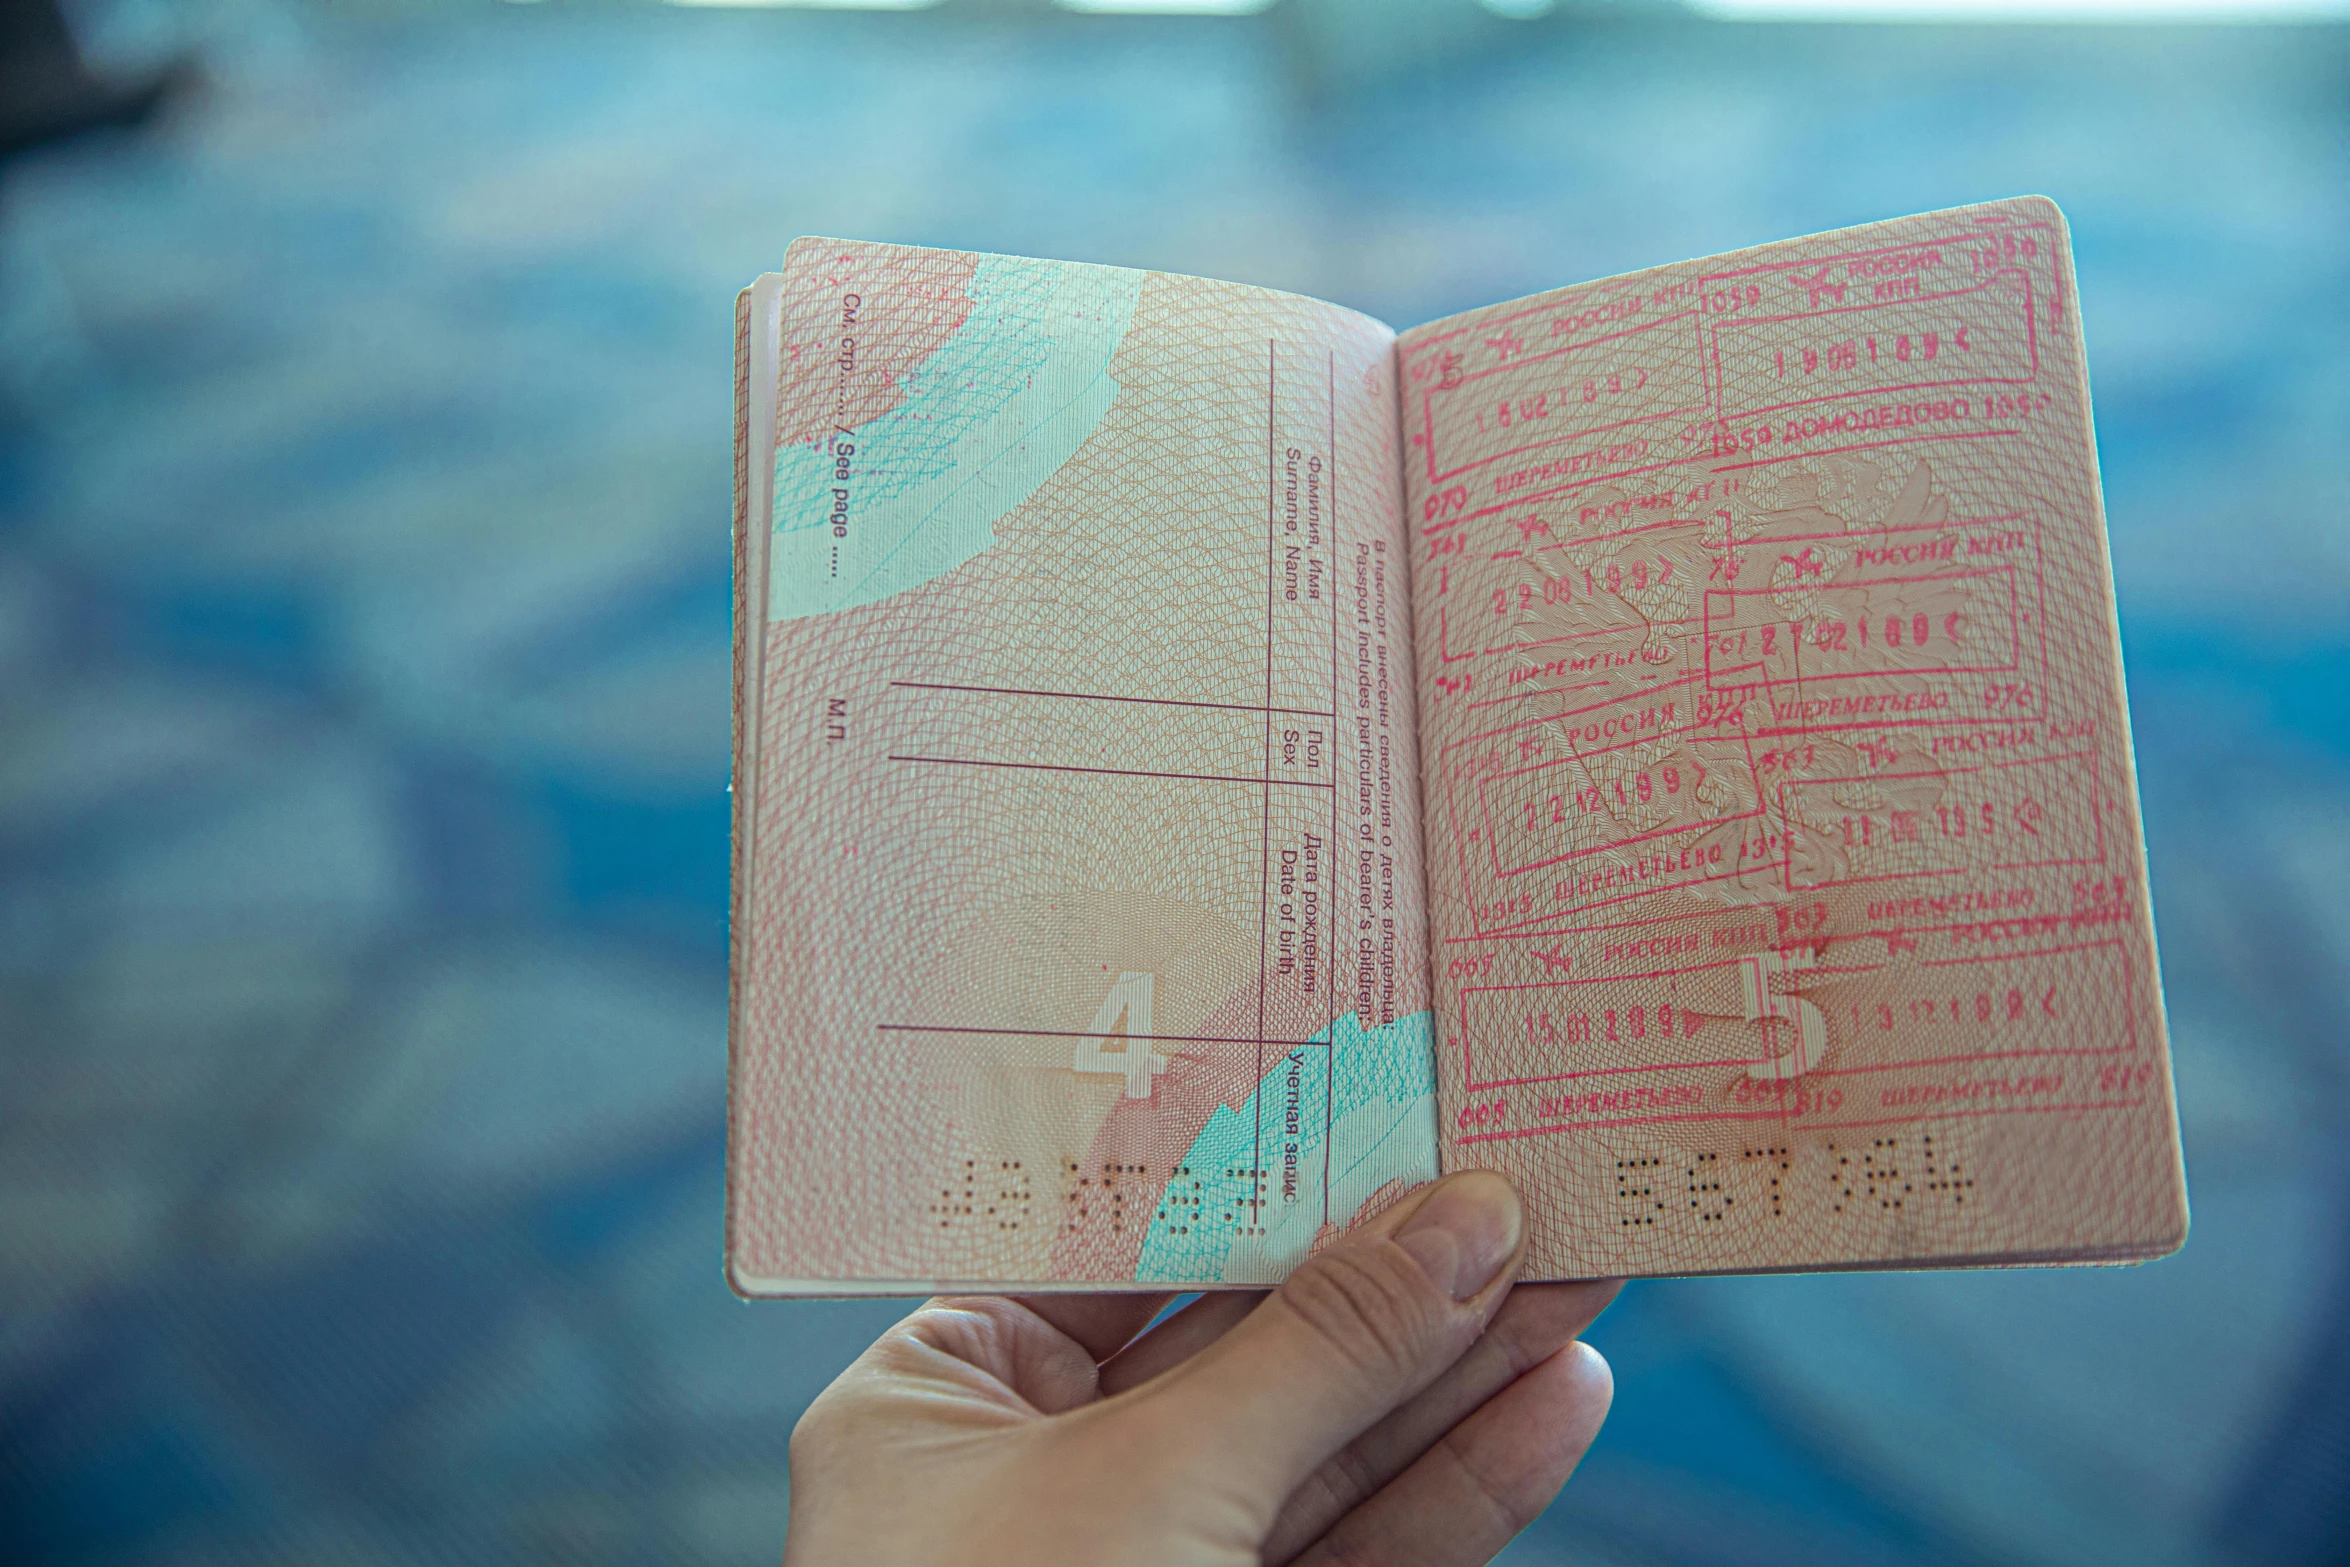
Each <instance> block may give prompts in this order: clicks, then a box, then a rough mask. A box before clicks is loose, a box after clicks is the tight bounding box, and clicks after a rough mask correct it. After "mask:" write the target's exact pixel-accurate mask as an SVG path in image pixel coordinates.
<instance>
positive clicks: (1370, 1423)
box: [784, 1171, 1618, 1567]
mask: <svg viewBox="0 0 2350 1567" xmlns="http://www.w3.org/2000/svg"><path fill="white" fill-rule="evenodd" d="M1524 1253H1525V1225H1524V1220H1523V1216H1522V1214H1521V1212H1520V1209H1519V1206H1518V1200H1517V1196H1516V1194H1515V1193H1514V1192H1512V1191H1511V1190H1510V1188H1509V1186H1508V1184H1507V1183H1506V1182H1505V1181H1503V1180H1502V1179H1501V1178H1500V1177H1499V1176H1496V1175H1492V1174H1488V1173H1484V1172H1477V1171H1472V1172H1468V1173H1465V1174H1461V1175H1455V1176H1452V1177H1450V1178H1448V1179H1446V1180H1444V1181H1440V1182H1438V1183H1436V1184H1434V1185H1432V1186H1428V1187H1423V1188H1422V1189H1420V1190H1419V1191H1417V1192H1414V1193H1412V1194H1410V1195H1409V1196H1407V1197H1406V1198H1405V1199H1404V1200H1403V1201H1401V1202H1399V1203H1398V1204H1396V1206H1395V1207H1394V1208H1392V1209H1390V1210H1389V1211H1388V1212H1387V1213H1384V1214H1382V1215H1380V1217H1379V1218H1377V1219H1376V1220H1374V1221H1372V1222H1371V1223H1369V1224H1367V1225H1365V1226H1363V1227H1362V1228H1361V1229H1360V1230H1358V1231H1356V1232H1355V1233H1353V1234H1350V1235H1348V1236H1346V1237H1345V1238H1343V1239H1341V1240H1339V1241H1337V1242H1336V1243H1334V1244H1333V1245H1331V1246H1330V1247H1328V1248H1327V1249H1326V1250H1324V1251H1323V1252H1321V1253H1320V1254H1319V1255H1317V1256H1315V1257H1314V1258H1312V1259H1311V1260H1309V1261H1308V1262H1307V1263H1306V1264H1305V1265H1304V1266H1303V1267H1301V1268H1299V1269H1298V1270H1297V1272H1296V1273H1295V1274H1293V1275H1292V1276H1291V1277H1290V1279H1289V1281H1288V1282H1287V1283H1285V1284H1283V1285H1282V1286H1281V1288H1280V1289H1278V1290H1276V1291H1273V1292H1272V1293H1270V1294H1255V1293H1247V1294H1216V1295H1205V1296H1202V1297H1201V1298H1200V1299H1199V1300H1197V1301H1194V1302H1193V1303H1192V1304H1191V1305H1189V1306H1187V1307H1185V1308H1184V1309H1183V1310H1182V1311H1180V1312H1177V1313H1176V1314H1175V1315H1173V1316H1172V1317H1170V1318H1168V1320H1167V1321H1165V1322H1164V1323H1161V1324H1160V1325H1159V1326H1158V1327H1157V1328H1155V1329H1153V1330H1152V1331H1151V1332H1149V1333H1146V1334H1143V1335H1142V1336H1141V1337H1140V1338H1136V1337H1135V1334H1136V1333H1138V1332H1139V1331H1140V1330H1141V1329H1142V1327H1143V1325H1144V1324H1145V1323H1147V1322H1149V1321H1150V1319H1151V1318H1152V1317H1153V1316H1155V1315H1156V1314H1157V1313H1158V1312H1159V1311H1160V1309H1161V1308H1162V1307H1164V1306H1165V1305H1166V1303H1167V1301H1168V1300H1169V1299H1171V1298H1172V1297H1170V1296H1167V1295H1048V1296H1037V1297H1033V1298H1030V1299H1026V1300H1013V1299H1006V1298H1001V1297H995V1296H946V1297H941V1298H939V1299H937V1300H933V1301H931V1302H929V1303H928V1304H927V1305H925V1306H923V1307H922V1309H920V1310H919V1311H916V1312H915V1313H914V1314H913V1315H912V1316H910V1317H908V1318H907V1319H906V1320H905V1321H903V1322H901V1323H899V1324H898V1325H897V1326H896V1327H894V1328H892V1329H890V1331H889V1332H888V1333H886V1334H884V1335H883V1336H882V1337H881V1339H880V1340H879V1341H878V1342H877V1343H875V1344H874V1346H873V1347H872V1348H871V1349H869V1350H867V1351H866V1352H865V1353H864V1355H862V1356H861V1357H859V1359H858V1360H857V1362H856V1363H855V1364H854V1365H852V1366H850V1367H849V1369H848V1370H847V1371H845V1372H843V1373H842V1374H841V1376H840V1378H839V1380H838V1381H836V1382H834V1383H833V1384H832V1386H831V1387H830V1388H828V1389H826V1390H825V1392H824V1394H823V1395H822V1396H821V1397H820V1398H818V1399H817V1400H816V1402H815V1403H814V1404H813V1405H811V1406H810V1407H809V1409H808V1412H807V1414H806V1415H805V1416H804V1417H803V1418H802V1419H801V1421H800V1423H799V1426H798V1428H797V1429H796V1430H794V1431H793V1433H792V1442H791V1469H792V1492H791V1532H790V1536H789V1539H788V1541H787V1542H786V1545H785V1552H784V1561H785V1564H786V1567H849V1564H857V1567H865V1564H876V1567H933V1564H938V1567H944V1564H949V1563H952V1564H954V1567H1032V1564H1056V1567H1057V1564H1061V1563H1096V1562H1099V1563H1115V1564H1117V1567H1206V1564H1224V1563H1230V1564H1235V1567H1237V1564H1243V1563H1245V1564H1248V1567H1256V1564H1257V1563H1259V1562H1264V1563H1268V1564H1277V1563H1284V1562H1290V1561H1299V1562H1304V1563H1315V1564H1322V1563H1334V1562H1344V1563H1347V1564H1349V1567H1389V1564H1395V1567H1402V1564H1404V1563H1411V1564H1415V1567H1420V1564H1425V1567H1454V1564H1472V1563H1482V1562H1485V1561H1488V1560H1490V1559H1491V1558H1492V1556H1493V1555H1494V1553H1496V1552H1497V1551H1499V1550H1500V1549H1501V1548H1502V1547H1503V1546H1504V1545H1506V1544H1507V1543H1508V1542H1509V1541H1510V1539H1511V1538H1512V1537H1513V1536H1514V1535H1516V1534H1517V1532H1518V1531H1519V1530H1520V1529H1522V1528H1524V1527H1525V1526H1526V1525H1527V1524H1528V1523H1529V1522H1531V1521H1532V1520H1533V1518H1534V1517H1535V1515H1536V1514H1538V1513H1539V1512H1541V1511H1542V1509H1543V1508H1544V1507H1545V1506H1547V1505H1548V1504H1549V1502H1550V1499H1551V1498H1552V1497H1553V1496H1555V1495H1556V1494H1557V1493H1558V1490H1559V1487H1560V1486H1562V1485H1564V1484H1565V1483H1566V1479H1567V1476H1568V1474H1569V1473H1570V1472H1572V1471H1573V1469H1574V1467H1575V1465H1576V1463H1577V1462H1578V1461H1579V1460H1580V1459H1581V1458H1582V1456H1583V1452H1584V1450H1585V1449H1586V1448H1588V1447H1589V1446H1590V1445H1591V1440H1592V1438H1593V1437H1594V1436H1595V1435H1597V1434H1598V1431H1599V1424H1600V1421H1601V1420H1602V1419H1604V1418H1605V1417H1606V1414H1607V1407H1608V1400H1609V1397H1610V1395H1611V1392H1612V1383H1611V1381H1610V1379H1609V1375H1608V1369H1607V1363H1606V1362H1605V1361H1603V1360H1601V1359H1600V1357H1599V1355H1598V1353H1597V1352H1596V1351H1595V1350H1593V1349H1591V1348H1590V1347H1589V1346H1587V1345H1584V1344H1580V1343H1576V1342H1575V1341H1574V1339H1575V1335H1576V1334H1578V1333H1580V1332H1581V1331H1582V1330H1583V1329H1584V1328H1585V1327H1586V1326H1588V1325H1589V1324H1590V1322H1591V1319H1592V1318H1594V1317H1596V1316H1597V1315H1598V1314H1599V1313H1600V1311H1601V1310H1602V1308H1604V1307H1605V1306H1606V1305H1607V1303H1608V1301H1609V1300H1610V1299H1612V1298H1613V1297H1614V1295H1615V1292H1616V1289H1617V1287H1618V1281H1614V1280H1603V1281H1599V1282H1595V1283H1588V1284H1536V1285H1528V1286H1526V1287H1525V1288H1522V1289H1516V1290H1513V1289H1512V1288H1511V1285H1512V1282H1513V1281H1514V1280H1515V1278H1516V1277H1517V1272H1518V1267H1519V1264H1520V1263H1521V1261H1522V1260H1523V1257H1524Z"/></svg>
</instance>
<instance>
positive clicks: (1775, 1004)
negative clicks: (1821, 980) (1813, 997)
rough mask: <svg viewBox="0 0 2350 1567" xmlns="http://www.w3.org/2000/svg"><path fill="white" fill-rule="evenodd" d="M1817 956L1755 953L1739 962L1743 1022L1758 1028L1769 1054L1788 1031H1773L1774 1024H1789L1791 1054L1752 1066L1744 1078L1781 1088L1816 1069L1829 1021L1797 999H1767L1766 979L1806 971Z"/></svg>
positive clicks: (1768, 981) (1824, 1048)
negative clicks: (1745, 1020) (1744, 1011)
mask: <svg viewBox="0 0 2350 1567" xmlns="http://www.w3.org/2000/svg"><path fill="white" fill-rule="evenodd" d="M1817 961H1818V958H1817V956H1816V954H1814V953H1812V952H1811V951H1809V950H1808V949H1807V950H1800V951H1795V952H1757V953H1753V954H1751V955H1749V956H1747V957H1743V958H1740V959H1739V960H1738V980H1739V989H1740V990H1741V991H1742V992H1743V993H1744V996H1745V1001H1746V1016H1747V1019H1748V1021H1750V1022H1755V1023H1760V1024H1762V1026H1763V1031H1762V1032H1763V1047H1764V1048H1765V1049H1771V1048H1772V1047H1774V1046H1777V1045H1779V1044H1780V1043H1781V1041H1782V1040H1784V1039H1785V1038H1786V1034H1787V1031H1785V1030H1774V1029H1773V1028H1772V1027H1771V1024H1772V1022H1773V1021H1777V1022H1780V1023H1792V1024H1794V1025H1795V1026H1794V1029H1793V1030H1792V1032H1793V1034H1794V1046H1795V1047H1794V1049H1793V1050H1790V1051H1786V1052H1784V1053H1781V1054H1774V1055H1772V1056H1771V1057H1769V1058H1767V1059H1765V1060H1761V1061H1757V1062H1755V1063H1754V1064H1753V1065H1752V1066H1750V1067H1748V1068H1747V1069H1746V1075H1747V1076H1748V1077H1751V1078H1754V1079H1756V1080H1757V1081H1761V1082H1786V1081H1788V1080H1789V1079H1791V1078H1797V1077H1801V1076H1802V1075H1803V1074H1804V1073H1806V1072H1809V1071H1811V1070H1813V1069H1814V1068H1816V1067H1817V1066H1818V1065H1819V1064H1820V1059H1821V1057H1823V1056H1825V1055H1826V1054H1827V1053H1828V1020H1827V1018H1826V1017H1825V1016H1824V1015H1822V1013H1821V1012H1820V1009H1819V1008H1818V1007H1816V1006H1813V1005H1812V1004H1811V1003H1810V1002H1808V1001H1806V1000H1804V999H1803V997H1801V996H1778V995H1773V994H1772V993H1771V976H1772V975H1774V974H1787V973H1792V972H1794V971H1795V970H1797V969H1807V968H1810V967H1811V966H1812V964H1813V963H1815V962H1817Z"/></svg>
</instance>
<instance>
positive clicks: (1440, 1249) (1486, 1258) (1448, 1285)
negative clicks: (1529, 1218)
mask: <svg viewBox="0 0 2350 1567" xmlns="http://www.w3.org/2000/svg"><path fill="white" fill-rule="evenodd" d="M1524 1222H1525V1219H1524V1215H1523V1214H1522V1213H1521V1211H1520V1209H1519V1207H1518V1194H1517V1193H1516V1192H1514V1191H1512V1190H1510V1183H1509V1182H1507V1181H1505V1180H1503V1179H1502V1178H1501V1177H1500V1176H1498V1175H1495V1174H1494V1173H1493V1172H1491V1171H1490V1170H1470V1171H1468V1172H1466V1173H1465V1174H1461V1175H1456V1176H1454V1177H1453V1178H1452V1179H1450V1180H1448V1181H1446V1182H1444V1183H1443V1184H1442V1185H1440V1186H1438V1187H1437V1188H1436V1190H1435V1191H1433V1192H1431V1193H1429V1195H1428V1199H1427V1201H1425V1202H1423V1203H1421V1204H1420V1206H1419V1207H1418V1208H1416V1209H1414V1210H1413V1212H1412V1216H1411V1217H1410V1218H1409V1219H1406V1220H1405V1221H1404V1225H1403V1228H1402V1229H1400V1230H1398V1231H1396V1233H1395V1243H1396V1244H1397V1245H1398V1246H1401V1247H1402V1248H1403V1249H1404V1250H1405V1251H1408V1252H1410V1253H1411V1254H1412V1260H1413V1261H1414V1262H1416V1263H1418V1264H1419V1265H1420V1268H1421V1271H1422V1272H1424V1273H1426V1274H1427V1275H1428V1277H1429V1278H1431V1279H1433V1280H1435V1281H1436V1283H1437V1284H1438V1285H1439V1286H1441V1287H1442V1288H1443V1289H1444V1290H1445V1291H1447V1292H1448V1293H1449V1294H1450V1295H1451V1296H1452V1298H1453V1299H1454V1300H1467V1299H1468V1298H1469V1297H1470V1296H1472V1295H1474V1294H1476V1293H1477V1292H1478V1291H1479V1290H1481V1289H1483V1288H1484V1287H1485V1286H1486V1285H1488V1284H1490V1283H1492V1282H1493V1276H1494V1275H1495V1274H1497V1273H1499V1272H1500V1271H1501V1267H1502V1264H1503V1263H1505V1262H1507V1261H1509V1260H1510V1254H1511V1253H1512V1252H1514V1251H1516V1250H1517V1249H1518V1233H1519V1230H1520V1229H1521V1227H1522V1226H1523V1225H1524Z"/></svg>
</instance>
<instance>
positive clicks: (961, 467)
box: [728, 240, 1436, 1293]
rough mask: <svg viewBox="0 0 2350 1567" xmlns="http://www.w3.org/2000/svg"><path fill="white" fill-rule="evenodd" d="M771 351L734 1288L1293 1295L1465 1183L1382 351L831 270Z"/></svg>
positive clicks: (1242, 294) (882, 269) (1223, 317)
mask: <svg viewBox="0 0 2350 1567" xmlns="http://www.w3.org/2000/svg"><path fill="white" fill-rule="evenodd" d="M741 311H742V314H741V320H740V333H741V337H742V361H743V365H744V371H743V375H742V384H741V387H740V403H741V408H740V418H741V424H742V447H743V450H742V456H741V460H740V463H739V468H740V473H739V476H738V477H739V487H740V489H741V497H740V510H741V512H742V514H743V515H744V516H745V517H746V518H748V519H749V521H748V523H747V525H746V526H744V527H743V528H742V529H741V538H740V540H739V544H740V548H739V552H738V561H737V576H738V610H737V617H738V633H739V637H740V641H739V644H738V654H737V664H738V678H739V679H740V681H741V683H742V687H743V688H742V690H741V691H740V692H739V693H738V698H737V712H738V714H739V715H742V718H741V725H740V733H739V734H738V739H737V767H736V787H737V791H738V806H737V832H736V904H735V920H736V927H735V967H734V972H735V982H736V1005H735V1023H734V1028H735V1035H734V1044H733V1105H732V1136H731V1139H730V1177H729V1220H728V1248H729V1258H730V1270H731V1275H732V1277H733V1279H734V1281H735V1283H736V1285H737V1287H738V1288H740V1289H742V1290H743V1291H745V1292H747V1293H770V1292H785V1291H792V1290H802V1289H819V1290H843V1289H856V1288H866V1289H878V1290H893V1289H894V1290H905V1289H911V1288H925V1287H929V1286H931V1285H933V1284H941V1283H947V1282H953V1281H962V1282H966V1283H971V1284H977V1285H982V1286H988V1285H1009V1284H1015V1283H1017V1284H1022V1285H1024V1286H1027V1287H1035V1286H1048V1287H1049V1286H1052V1285H1070V1286H1078V1285H1083V1286H1086V1287H1092V1288H1100V1287H1103V1286H1116V1285H1121V1284H1123V1285H1143V1284H1185V1285H1216V1284H1224V1283H1248V1282H1262V1281H1266V1280H1270V1279H1275V1278H1278V1277H1280V1276H1281V1275H1282V1274H1284V1273H1286V1272H1287V1271H1288V1269H1289V1268H1291V1267H1293V1266H1294V1265H1295V1264H1296V1263H1297V1262H1298V1261H1299V1260H1301V1259H1302V1258H1303V1257H1304V1256H1305V1255H1306V1254H1307V1252H1308V1250H1309V1249H1310V1248H1311V1247H1312V1246H1313V1245H1314V1244H1315V1243H1316V1242H1317V1241H1318V1240H1322V1239H1326V1238H1327V1237H1328V1236H1330V1235H1332V1234H1335V1233H1337V1232H1339V1231H1340V1230H1342V1229H1343V1228H1344V1227H1345V1226H1346V1225H1347V1224H1348V1223H1349V1222H1350V1221H1352V1220H1354V1219H1355V1218H1357V1217H1358V1216H1360V1215H1363V1214H1365V1213H1367V1212H1369V1211H1372V1210H1373V1209H1375V1208H1376V1207H1377V1206H1378V1205H1379V1204H1381V1203H1383V1202H1384V1201H1386V1200H1389V1199H1390V1198H1392V1197H1393V1196H1394V1195H1396V1194H1397V1193H1398V1192H1400V1191H1401V1190H1403V1189H1404V1188H1405V1187H1406V1186H1408V1185H1409V1184H1411V1183H1413V1182H1416V1181H1419V1180H1424V1179H1427V1178H1428V1177H1430V1176H1432V1175H1433V1174H1434V1172H1435V1164H1436V1146H1435V1126H1434V1117H1435V1109H1434V1081H1433V1077H1432V1067H1431V1059H1430V1047H1429V1034H1428V1011H1427V1007H1428V1002H1427V995H1426V979H1425V976H1426V941H1425V928H1424V922H1423V917H1422V908H1421V896H1422V888H1423V886H1424V877H1423V872H1422V869H1421V866H1420V863H1419V856H1418V831H1419V821H1420V805H1419V798H1418V790H1417V766H1418V756H1419V752H1418V743H1417V740H1416V738H1415V736H1414V733H1413V728H1412V702H1411V680H1412V655H1411V651H1410V625H1409V620H1408V612H1407V599H1406V582H1405V562H1404V559H1403V551H1404V532H1403V527H1402V518H1401V509H1400V507H1401V502H1400V496H1399V493H1398V486H1399V482H1400V480H1399V462H1398V456H1397V449H1396V448H1397V440H1396V433H1395V424H1394V409H1395V394H1394V389H1393V387H1392V385H1391V384H1390V382H1389V377H1390V376H1391V374H1392V370H1393V355H1392V334H1390V333H1389V332H1388V330H1387V329H1386V328H1385V327H1383V326H1380V325H1379V324H1378V323H1376V322H1373V321H1370V320H1368V319H1366V318H1363V317H1361V316H1357V315H1354V314H1352V313H1350V312H1347V311H1343V310H1339V309H1336V308H1334V307H1331V306H1328V305H1321V304H1316V303H1314V302H1311V301H1308V300H1303V299H1297V298H1294V297H1290V296H1287V295H1281V294H1275V293H1270V292H1267V291H1265V290H1262V289H1254V288H1246V287H1241V286H1237V285H1232V284H1224V283H1210V282H1203V281H1199V280H1196V279H1190V278H1180V277H1171V276H1165V275H1162V274H1157V273H1144V272H1133V271H1125V270H1122V269H1117V268H1109V267H1093V266H1082V265H1075V264H1070V263H1063V262H1045V261H1028V260H1022V259H1019V258H1014V257H1004V256H984V255H971V254H965V253H957V252H944V251H926V250H913V249H907V248H903V247H896V246H884V245H869V244H849V243H842V242H839V241H830V240H803V241H800V242H799V243H797V244H795V245H794V246H793V247H792V250H791V253H790V257H789V259H788V262H787V265H786V268H785V271H784V272H783V274H781V276H780V277H779V278H771V279H768V280H764V281H763V282H762V284H761V285H760V286H759V287H758V288H755V289H753V290H751V291H750V292H749V293H747V294H746V295H745V297H744V301H743V304H742V307H741ZM770 376H771V377H772V378H773V379H772V384H770V383H769V381H768V379H767V378H768V377H770Z"/></svg>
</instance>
